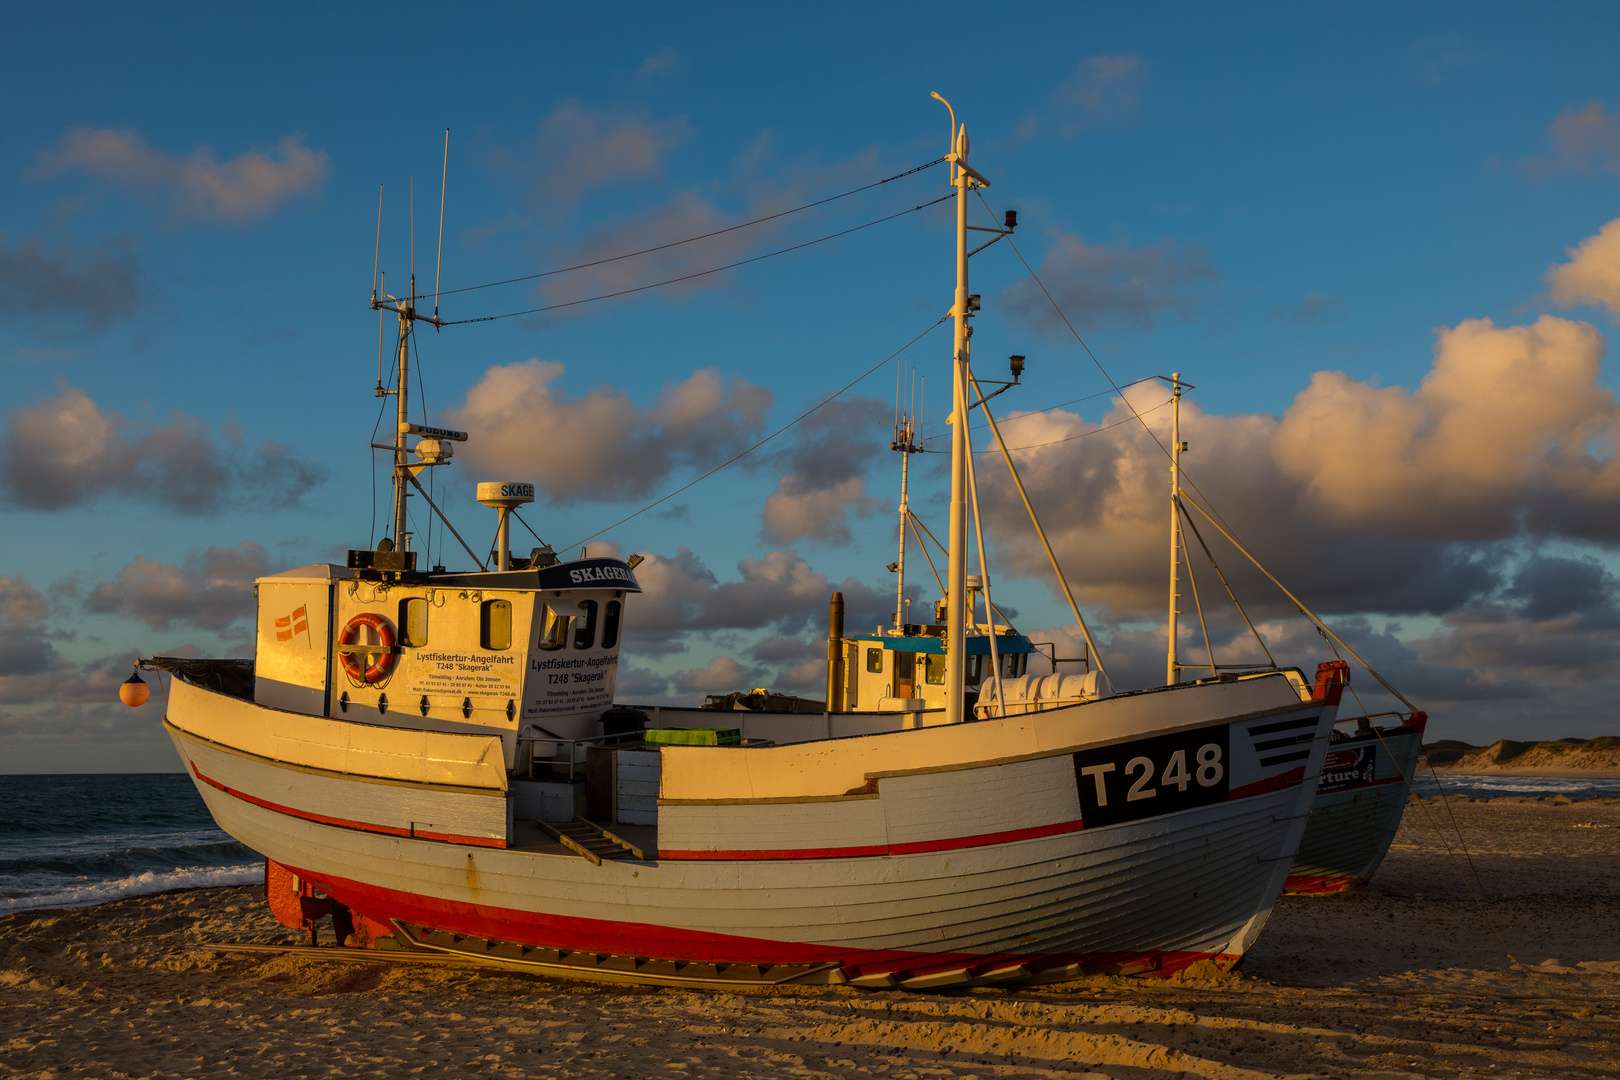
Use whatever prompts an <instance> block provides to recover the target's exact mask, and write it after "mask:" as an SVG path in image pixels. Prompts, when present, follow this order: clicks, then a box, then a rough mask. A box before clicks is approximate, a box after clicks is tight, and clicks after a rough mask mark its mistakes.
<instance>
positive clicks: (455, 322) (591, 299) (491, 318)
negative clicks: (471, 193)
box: [440, 195, 955, 326]
mask: <svg viewBox="0 0 1620 1080" xmlns="http://www.w3.org/2000/svg"><path fill="white" fill-rule="evenodd" d="M951 198H955V196H954V195H941V196H940V197H939V198H937V199H932V200H930V201H928V202H925V203H919V204H918V205H916V206H913V207H911V208H910V209H909V210H899V211H896V212H895V213H893V214H888V215H886V216H884V217H880V218H877V219H875V220H873V221H868V222H867V223H866V224H864V225H855V226H853V227H851V228H848V229H842V230H840V231H838V232H835V233H829V234H828V235H826V236H821V237H817V238H816V239H814V240H806V241H804V243H802V244H791V245H789V246H788V247H784V248H777V249H776V250H775V251H767V252H766V253H765V254H763V255H755V256H753V257H752V258H747V259H739V260H737V261H736V262H733V263H727V264H725V265H724V266H716V267H713V268H712V269H709V270H698V271H695V272H693V273H690V274H681V275H680V276H678V277H672V278H665V279H664V280H663V281H655V282H653V283H652V284H650V285H637V286H635V287H633V288H629V289H619V290H617V291H615V292H610V293H602V294H601V295H599V296H586V297H582V298H581V299H578V300H565V301H563V302H562V303H560V304H546V305H544V306H542V307H536V308H526V309H524V310H523V311H508V312H506V313H505V314H504V315H482V316H479V317H478V318H476V319H447V320H445V321H444V322H443V323H441V324H440V325H441V326H465V325H467V324H468V323H486V322H495V321H496V320H498V319H512V318H516V317H517V316H519V315H538V314H540V313H541V312H543V311H556V310H558V309H559V308H570V307H578V306H579V305H580V304H591V303H595V302H596V301H598V300H611V299H613V298H614V297H617V296H630V295H632V294H634V293H639V292H646V291H647V290H648V289H657V288H660V287H662V286H664V285H675V284H678V283H679V282H682V281H692V280H695V279H697V278H700V277H707V276H709V275H710V274H718V273H721V272H722V271H726V270H735V269H736V268H737V267H739V266H747V265H749V264H750V263H757V262H762V261H764V260H765V259H770V258H774V257H775V256H777V255H786V254H788V253H790V252H794V251H800V250H802V249H804V248H807V247H814V246H815V245H816V244H824V243H826V242H827V241H828V240H836V239H838V238H839V237H840V236H848V235H849V234H851V233H857V232H860V231H861V230H862V229H870V228H871V227H872V226H874V225H882V224H883V223H884V222H886V221H893V220H894V219H895V218H901V217H905V216H906V215H907V214H915V213H916V212H917V211H919V210H926V209H928V208H929V207H930V206H936V205H938V204H939V203H942V202H944V201H945V200H946V199H951Z"/></svg>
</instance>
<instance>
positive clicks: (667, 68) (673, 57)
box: [641, 45, 681, 75]
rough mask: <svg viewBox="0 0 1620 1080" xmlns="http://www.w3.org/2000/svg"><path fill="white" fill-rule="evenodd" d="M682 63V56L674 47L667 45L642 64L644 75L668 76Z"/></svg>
mask: <svg viewBox="0 0 1620 1080" xmlns="http://www.w3.org/2000/svg"><path fill="white" fill-rule="evenodd" d="M680 62H681V54H680V53H679V52H678V51H676V49H675V47H674V46H673V45H665V46H664V47H663V48H662V49H659V50H658V51H657V52H655V53H653V54H652V55H651V56H649V57H647V59H645V60H643V61H642V62H641V73H642V74H643V75H668V74H669V73H670V72H672V71H674V70H675V68H676V66H677V65H679V64H680Z"/></svg>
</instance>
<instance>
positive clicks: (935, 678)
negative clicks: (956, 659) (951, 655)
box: [923, 653, 945, 686]
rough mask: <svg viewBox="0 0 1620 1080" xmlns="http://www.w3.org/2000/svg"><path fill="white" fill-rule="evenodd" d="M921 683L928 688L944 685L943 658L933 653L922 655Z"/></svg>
mask: <svg viewBox="0 0 1620 1080" xmlns="http://www.w3.org/2000/svg"><path fill="white" fill-rule="evenodd" d="M923 682H925V683H928V684H929V685H930V686H943V685H945V657H944V656H943V655H935V654H934V653H924V654H923Z"/></svg>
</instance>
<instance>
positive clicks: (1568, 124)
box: [1520, 101, 1620, 179]
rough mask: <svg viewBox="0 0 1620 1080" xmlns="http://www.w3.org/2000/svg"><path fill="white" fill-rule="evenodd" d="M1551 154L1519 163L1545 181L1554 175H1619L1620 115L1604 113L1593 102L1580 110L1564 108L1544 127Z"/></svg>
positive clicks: (1600, 107)
mask: <svg viewBox="0 0 1620 1080" xmlns="http://www.w3.org/2000/svg"><path fill="white" fill-rule="evenodd" d="M1547 141H1548V142H1549V143H1551V144H1552V153H1551V154H1549V155H1547V156H1545V157H1531V158H1526V159H1524V161H1522V162H1520V164H1521V165H1522V166H1523V167H1524V169H1525V170H1526V171H1528V172H1529V173H1530V174H1531V175H1533V176H1536V177H1539V178H1542V179H1545V178H1546V177H1548V176H1551V175H1552V174H1553V173H1556V172H1564V171H1568V172H1579V173H1590V172H1592V170H1593V168H1594V166H1595V167H1596V168H1599V169H1602V170H1603V171H1604V172H1620V115H1616V114H1613V113H1607V112H1605V111H1604V109H1603V106H1602V105H1601V104H1599V103H1598V102H1596V101H1594V102H1591V103H1589V104H1588V105H1587V106H1586V107H1585V108H1584V109H1568V110H1566V111H1565V112H1564V113H1563V115H1561V116H1559V117H1558V119H1556V120H1554V121H1553V122H1552V125H1551V126H1550V127H1548V128H1547Z"/></svg>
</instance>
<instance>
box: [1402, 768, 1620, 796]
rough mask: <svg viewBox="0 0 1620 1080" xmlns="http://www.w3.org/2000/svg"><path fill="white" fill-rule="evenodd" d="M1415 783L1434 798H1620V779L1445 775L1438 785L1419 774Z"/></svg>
mask: <svg viewBox="0 0 1620 1080" xmlns="http://www.w3.org/2000/svg"><path fill="white" fill-rule="evenodd" d="M1412 784H1413V786H1414V787H1415V788H1417V791H1418V794H1420V795H1424V796H1434V795H1437V794H1440V793H1444V794H1446V795H1467V796H1468V797H1469V798H1471V799H1498V798H1502V797H1504V796H1513V795H1517V796H1520V797H1523V798H1531V799H1535V798H1551V797H1553V796H1555V795H1567V796H1569V797H1570V798H1571V799H1591V798H1597V797H1607V798H1611V799H1612V798H1617V797H1620V780H1617V779H1608V778H1604V777H1584V776H1492V775H1490V774H1489V773H1452V774H1449V775H1442V776H1441V777H1440V781H1439V784H1438V785H1437V784H1436V783H1435V780H1434V777H1433V776H1428V775H1425V774H1423V773H1418V774H1417V776H1416V777H1414V778H1413V781H1412Z"/></svg>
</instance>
